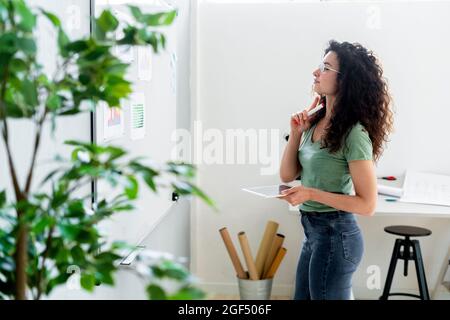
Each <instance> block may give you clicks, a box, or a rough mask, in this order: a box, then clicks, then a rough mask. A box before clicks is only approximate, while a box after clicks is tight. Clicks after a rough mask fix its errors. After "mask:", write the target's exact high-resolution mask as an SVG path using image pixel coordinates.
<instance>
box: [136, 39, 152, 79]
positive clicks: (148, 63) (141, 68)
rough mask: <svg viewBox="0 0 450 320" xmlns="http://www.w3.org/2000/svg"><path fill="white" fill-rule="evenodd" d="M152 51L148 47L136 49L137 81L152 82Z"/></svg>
mask: <svg viewBox="0 0 450 320" xmlns="http://www.w3.org/2000/svg"><path fill="white" fill-rule="evenodd" d="M152 60H153V54H152V49H151V47H149V46H140V47H139V48H138V79H139V80H143V81H150V80H152V63H153V61H152Z"/></svg>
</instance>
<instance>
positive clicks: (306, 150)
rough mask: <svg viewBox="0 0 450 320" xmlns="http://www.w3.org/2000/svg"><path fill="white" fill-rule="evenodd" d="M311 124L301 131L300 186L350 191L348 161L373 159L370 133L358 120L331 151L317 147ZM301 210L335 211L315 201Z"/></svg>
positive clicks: (308, 203) (342, 191)
mask: <svg viewBox="0 0 450 320" xmlns="http://www.w3.org/2000/svg"><path fill="white" fill-rule="evenodd" d="M314 127H315V125H314V126H312V127H311V128H309V129H308V130H307V131H306V132H305V133H304V134H303V136H302V141H301V143H300V147H299V151H298V158H299V161H300V164H301V167H302V170H301V176H300V178H301V183H302V185H303V186H305V187H311V188H316V189H320V190H323V191H328V192H334V193H343V194H350V193H351V192H352V190H353V182H352V179H351V176H350V170H349V167H348V162H349V161H353V160H372V141H371V140H370V137H369V133H368V132H367V131H366V130H365V129H364V127H363V126H362V125H361V124H360V123H359V122H358V123H357V124H356V125H354V126H353V128H352V129H351V131H350V133H349V134H348V136H347V138H346V140H345V143H344V144H343V145H342V147H341V149H340V150H338V151H337V152H336V153H334V154H333V153H330V152H329V150H328V148H322V149H321V148H320V140H319V141H316V142H314V143H313V142H312V133H313V131H314ZM300 209H301V210H303V211H316V212H328V211H336V209H335V208H333V207H330V206H328V205H325V204H322V203H319V202H316V201H305V202H304V203H302V204H301V205H300Z"/></svg>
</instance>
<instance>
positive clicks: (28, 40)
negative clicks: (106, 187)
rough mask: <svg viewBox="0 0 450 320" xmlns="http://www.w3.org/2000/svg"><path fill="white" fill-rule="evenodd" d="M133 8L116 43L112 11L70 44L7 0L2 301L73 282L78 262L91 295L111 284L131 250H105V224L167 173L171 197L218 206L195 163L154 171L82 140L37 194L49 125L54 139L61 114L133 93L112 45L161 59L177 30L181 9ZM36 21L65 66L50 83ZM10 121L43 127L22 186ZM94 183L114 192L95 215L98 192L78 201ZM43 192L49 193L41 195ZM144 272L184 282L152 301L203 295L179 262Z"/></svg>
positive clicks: (1, 91) (2, 73) (153, 290)
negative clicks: (8, 184) (198, 182)
mask: <svg viewBox="0 0 450 320" xmlns="http://www.w3.org/2000/svg"><path fill="white" fill-rule="evenodd" d="M129 9H130V12H131V14H132V16H133V17H134V20H135V22H134V23H133V25H131V24H127V25H126V26H125V27H124V28H123V37H122V38H120V39H117V40H116V38H115V34H114V33H115V32H116V31H117V28H118V27H119V21H118V20H117V19H116V18H115V17H114V15H113V14H112V13H111V12H110V11H109V10H105V11H103V12H102V13H101V15H100V16H99V17H98V18H96V19H93V24H94V36H89V37H86V38H82V39H76V40H70V39H69V37H68V36H67V35H66V33H65V32H64V30H63V27H62V25H61V22H60V20H59V18H58V17H57V16H56V15H54V14H52V13H50V12H47V11H45V10H43V9H32V8H30V7H28V6H27V4H26V3H25V2H24V1H23V0H17V1H16V0H14V1H12V0H0V123H1V133H2V138H3V142H4V146H5V152H6V157H7V162H8V168H9V174H10V178H11V181H12V190H13V194H12V195H10V197H7V194H6V191H1V192H0V223H1V227H0V296H1V298H6V299H8V298H16V299H27V298H30V297H31V298H34V299H39V298H41V297H42V296H43V295H48V294H49V293H50V292H51V291H52V290H53V289H54V288H55V287H56V286H58V285H61V284H63V283H65V282H66V281H67V279H68V277H69V276H70V274H69V273H68V272H67V270H68V268H69V267H70V266H73V265H76V266H78V267H79V268H80V269H81V270H82V274H81V279H80V283H81V286H82V287H83V288H84V289H85V290H88V291H92V290H93V289H94V286H95V284H96V283H98V282H101V283H104V284H109V285H113V284H114V279H113V275H114V272H115V271H116V270H117V261H118V259H120V258H121V257H120V254H119V253H120V251H121V250H123V248H125V247H126V246H127V245H126V244H122V243H112V244H107V242H106V240H105V239H104V237H103V236H102V235H101V234H100V233H99V230H98V223H99V222H101V221H103V220H104V219H107V218H109V217H110V216H111V215H113V214H114V213H116V212H120V211H130V210H133V201H134V200H135V199H136V198H137V197H138V192H139V186H140V184H142V181H143V182H144V185H146V186H147V187H149V188H150V189H151V190H153V191H154V192H156V191H157V189H158V188H159V187H160V186H159V185H157V184H156V182H155V178H157V177H159V176H161V175H168V176H169V177H171V178H173V179H172V182H171V184H170V188H171V189H172V190H173V191H175V192H177V193H178V194H180V195H182V196H183V195H195V196H198V197H200V198H201V199H203V200H204V201H205V202H206V203H208V204H209V205H211V206H214V203H213V202H212V201H211V199H209V198H208V197H207V196H206V195H205V194H204V193H203V192H202V191H201V190H200V189H199V188H198V187H196V186H195V185H194V184H193V183H192V178H193V177H194V176H195V167H194V166H193V165H190V164H186V163H176V162H167V163H166V164H164V165H162V166H159V167H158V168H156V167H154V166H150V165H148V164H147V163H146V160H145V159H143V158H135V159H131V160H125V158H126V155H127V152H126V150H123V149H122V148H119V147H115V146H111V145H95V144H93V143H91V142H81V141H66V142H65V143H66V144H67V145H69V146H71V147H73V151H72V153H71V156H70V158H68V159H63V158H62V157H60V158H58V159H57V164H58V165H57V168H56V169H55V170H53V171H52V172H49V174H48V175H47V177H46V178H45V179H44V180H43V181H42V183H41V184H40V186H39V188H36V189H37V190H32V187H31V186H32V182H33V174H34V172H35V169H36V168H35V167H36V156H37V154H38V151H39V147H40V141H41V137H42V132H43V130H44V129H45V127H46V124H47V123H49V122H50V124H51V130H52V132H54V130H55V128H56V119H57V118H58V117H68V116H73V115H76V114H79V113H81V112H89V111H93V110H94V109H95V106H96V105H97V103H98V102H100V101H105V102H106V103H107V104H108V105H109V106H110V107H119V106H120V101H121V99H124V98H126V97H127V96H128V95H129V94H130V93H131V83H130V82H128V81H127V80H125V79H124V75H125V73H126V71H127V68H128V64H126V63H123V62H122V61H121V60H120V59H119V58H117V57H116V56H115V55H114V54H113V53H112V52H113V50H112V49H113V47H114V46H116V45H120V46H134V45H150V46H151V47H152V48H153V51H154V52H155V53H158V52H159V51H160V50H162V49H164V47H165V41H166V39H165V37H164V35H163V34H162V33H160V32H158V31H157V29H155V27H158V26H164V25H170V24H171V23H172V21H173V20H174V19H175V17H176V11H170V12H161V13H156V14H145V13H143V12H141V11H140V10H139V8H137V7H134V6H130V7H129ZM38 15H43V16H45V17H46V18H47V19H48V20H49V21H50V22H51V23H52V24H53V26H54V28H55V29H56V32H57V39H56V40H55V41H57V45H58V48H59V51H58V57H57V63H58V68H57V71H56V73H55V74H54V75H52V76H50V75H47V74H45V72H44V71H43V68H42V66H41V65H40V64H39V63H38V62H37V60H36V53H37V47H36V41H35V34H34V33H33V32H34V30H35V27H36V18H37V16H38ZM86 101H88V102H91V103H88V104H86V103H85V102H86ZM86 106H87V107H86ZM11 118H22V119H27V120H28V121H30V122H32V123H33V124H34V125H35V127H36V134H35V136H34V138H33V139H34V145H33V150H32V157H31V161H30V167H29V169H28V173H27V175H26V181H25V184H24V185H23V186H22V185H21V184H20V182H19V178H18V175H17V168H16V166H15V164H14V161H13V156H12V152H11V145H10V139H11V132H10V130H9V128H8V125H9V121H8V120H9V119H11ZM93 179H96V180H97V181H101V180H103V181H106V182H107V183H109V184H110V185H111V186H113V187H114V188H115V189H114V190H115V191H117V195H115V196H114V197H113V198H112V199H108V200H107V199H101V198H99V199H98V201H97V203H96V205H95V206H93V207H92V208H91V207H90V198H91V194H87V195H85V196H83V197H77V196H75V192H76V191H79V190H80V188H82V187H83V186H86V185H89V184H90V183H91V181H92V180H93ZM46 189H48V190H50V191H48V192H46V191H43V190H46ZM10 198H11V199H10ZM147 267H148V268H150V269H151V270H153V271H154V273H155V272H156V274H157V275H158V276H160V277H165V276H166V277H169V278H170V277H171V276H174V277H175V279H178V280H180V281H184V282H183V283H184V286H182V287H181V289H182V291H180V293H179V294H178V293H175V294H174V295H173V294H172V295H167V294H165V293H164V290H163V288H162V287H160V286H159V285H158V284H157V283H153V282H151V281H150V283H149V286H148V292H149V297H150V298H170V297H183V298H199V297H202V293H201V291H200V290H198V289H195V287H194V285H193V283H191V282H189V281H187V282H186V279H188V278H189V277H188V276H189V273H188V272H187V271H186V270H185V269H184V268H183V267H181V266H180V265H179V264H177V263H175V262H170V261H169V262H168V261H167V260H165V261H162V262H161V261H160V262H158V264H154V265H151V264H149V265H148V266H147ZM155 270H156V271H155ZM174 270H175V271H174ZM181 289H180V290H181ZM189 293H191V294H189Z"/></svg>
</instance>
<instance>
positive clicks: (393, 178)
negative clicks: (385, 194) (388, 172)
mask: <svg viewBox="0 0 450 320" xmlns="http://www.w3.org/2000/svg"><path fill="white" fill-rule="evenodd" d="M378 179H383V180H389V181H393V180H397V178H396V177H394V176H386V177H381V178H378Z"/></svg>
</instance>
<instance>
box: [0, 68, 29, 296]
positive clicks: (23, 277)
mask: <svg viewBox="0 0 450 320" xmlns="http://www.w3.org/2000/svg"><path fill="white" fill-rule="evenodd" d="M4 75H5V76H4V78H3V79H2V84H1V86H2V88H1V93H0V108H2V113H1V114H2V120H3V132H2V133H3V135H2V136H3V141H4V143H5V148H6V154H7V157H8V165H9V172H10V175H11V179H12V183H13V187H14V193H15V196H16V201H17V202H20V201H21V200H24V199H25V197H24V194H23V192H22V190H20V186H19V181H18V179H17V174H16V169H15V166H14V161H13V158H12V153H11V149H10V147H9V132H8V121H7V119H6V117H7V114H6V105H5V95H6V85H7V83H8V78H9V68H8V66H6V67H5V73H4ZM22 216H23V212H21V211H20V210H18V211H17V218H18V221H19V232H18V235H17V239H16V252H15V261H16V292H15V294H16V299H18V300H25V299H26V289H27V273H26V267H27V264H28V257H27V243H28V230H27V226H26V224H24V223H23V221H22V219H21V217H22Z"/></svg>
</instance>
